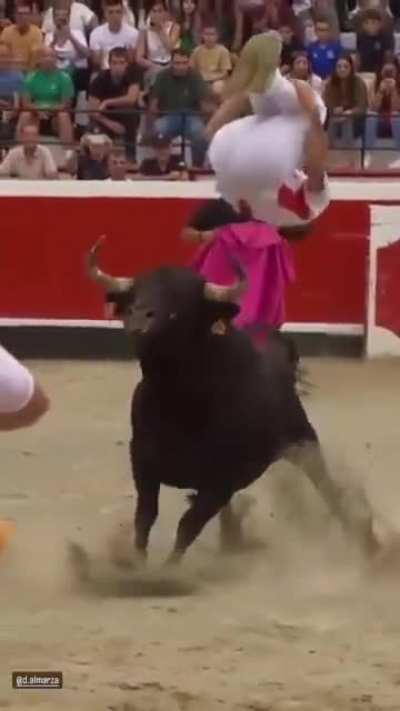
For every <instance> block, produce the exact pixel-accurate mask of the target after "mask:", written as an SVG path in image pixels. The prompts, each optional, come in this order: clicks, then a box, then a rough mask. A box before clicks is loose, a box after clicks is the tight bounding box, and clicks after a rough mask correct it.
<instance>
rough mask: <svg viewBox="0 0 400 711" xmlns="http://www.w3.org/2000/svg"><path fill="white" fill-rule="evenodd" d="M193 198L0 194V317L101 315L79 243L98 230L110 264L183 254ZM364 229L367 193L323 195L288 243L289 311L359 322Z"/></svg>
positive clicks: (141, 263) (142, 264) (144, 263)
mask: <svg viewBox="0 0 400 711" xmlns="http://www.w3.org/2000/svg"><path fill="white" fill-rule="evenodd" d="M113 187H115V186H113ZM58 188H59V194H62V186H61V185H60V184H59V185H58ZM147 190H148V191H149V195H150V194H151V193H150V191H151V188H150V187H149V185H148V186H147ZM200 200H201V198H193V197H188V198H181V197H157V199H156V200H155V199H154V197H153V196H152V197H127V198H124V197H101V198H92V197H83V198H82V199H80V198H79V197H65V198H64V197H29V196H27V197H12V196H10V197H1V198H0V206H1V212H0V214H1V228H2V230H1V232H2V237H1V250H0V251H1V258H0V317H11V318H15V319H18V318H20V319H21V318H36V319H101V318H103V301H102V298H101V294H100V292H99V290H98V289H97V287H96V286H95V285H92V284H90V283H89V282H88V281H87V279H86V277H85V274H84V270H83V263H84V255H85V253H86V251H87V249H88V247H89V246H90V245H92V243H93V242H94V241H95V239H97V237H98V236H99V235H100V234H103V233H107V234H108V235H109V240H108V241H107V242H106V244H105V246H104V251H103V253H102V257H101V259H102V263H103V264H104V266H105V268H106V269H109V270H110V271H113V272H115V273H118V272H119V273H124V274H125V273H135V272H137V271H140V270H142V269H146V268H151V267H153V266H155V265H158V264H162V263H168V262H169V263H175V264H176V263H179V264H185V263H187V262H188V260H189V258H190V255H191V252H192V249H191V248H190V247H187V246H186V245H185V244H183V243H182V242H181V241H180V239H179V236H178V235H179V231H180V229H181V227H182V226H183V225H184V223H185V220H186V219H187V216H188V215H189V214H190V212H191V211H192V210H193V209H194V208H195V207H196V206H197V205H198V204H200ZM368 234H369V209H368V203H367V202H366V201H360V200H357V201H353V200H346V201H343V200H340V201H334V202H332V203H331V205H330V207H329V209H328V210H327V211H326V213H325V214H324V215H323V217H322V218H321V219H320V220H319V222H318V224H317V226H316V228H315V229H314V231H313V234H312V235H311V236H310V237H309V238H307V239H306V240H305V241H304V242H301V243H297V244H295V245H294V247H293V248H294V251H295V260H296V270H297V281H296V283H295V284H294V285H293V286H292V287H291V288H290V290H289V294H288V321H292V322H293V321H295V322H303V323H308V322H322V323H326V324H363V323H364V322H365V280H366V259H367V236H368Z"/></svg>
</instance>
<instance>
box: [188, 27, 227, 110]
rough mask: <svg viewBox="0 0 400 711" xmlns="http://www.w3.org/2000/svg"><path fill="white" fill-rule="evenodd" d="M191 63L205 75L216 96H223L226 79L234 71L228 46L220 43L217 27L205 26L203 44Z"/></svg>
mask: <svg viewBox="0 0 400 711" xmlns="http://www.w3.org/2000/svg"><path fill="white" fill-rule="evenodd" d="M191 65H192V67H193V69H194V70H195V71H197V72H198V73H199V74H200V75H201V76H202V77H203V79H204V81H205V82H206V83H207V84H208V86H209V87H210V89H211V91H212V92H213V93H214V94H215V95H216V96H221V93H222V90H223V88H224V82H225V79H227V78H228V75H229V73H230V72H231V71H232V60H231V55H230V54H229V51H228V50H227V48H226V47H224V45H223V44H218V32H217V28H216V27H214V26H212V25H206V26H205V27H204V29H203V44H202V45H200V47H197V48H196V49H195V50H194V52H193V54H192V58H191Z"/></svg>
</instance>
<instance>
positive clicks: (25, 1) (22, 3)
mask: <svg viewBox="0 0 400 711" xmlns="http://www.w3.org/2000/svg"><path fill="white" fill-rule="evenodd" d="M22 7H23V8H24V9H25V8H28V9H29V10H30V12H33V2H32V0H19V2H16V3H15V13H17V12H18V10H20V9H21V8H22Z"/></svg>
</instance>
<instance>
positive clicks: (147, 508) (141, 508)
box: [135, 479, 160, 562]
mask: <svg viewBox="0 0 400 711" xmlns="http://www.w3.org/2000/svg"><path fill="white" fill-rule="evenodd" d="M135 484H136V491H137V502H136V512H135V550H136V554H137V556H138V558H139V560H140V561H142V562H145V561H146V559H147V546H148V543H149V536H150V531H151V529H152V527H153V525H154V523H155V522H156V519H157V516H158V498H159V494H160V483H159V482H156V481H154V480H150V481H146V480H143V479H135Z"/></svg>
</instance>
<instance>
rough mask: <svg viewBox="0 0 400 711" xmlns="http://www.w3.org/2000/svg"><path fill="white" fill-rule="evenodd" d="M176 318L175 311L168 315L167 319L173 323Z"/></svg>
mask: <svg viewBox="0 0 400 711" xmlns="http://www.w3.org/2000/svg"><path fill="white" fill-rule="evenodd" d="M177 316H178V314H177V313H175V311H173V312H172V313H170V315H169V318H170V320H171V321H173V320H174V319H176V317H177Z"/></svg>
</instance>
